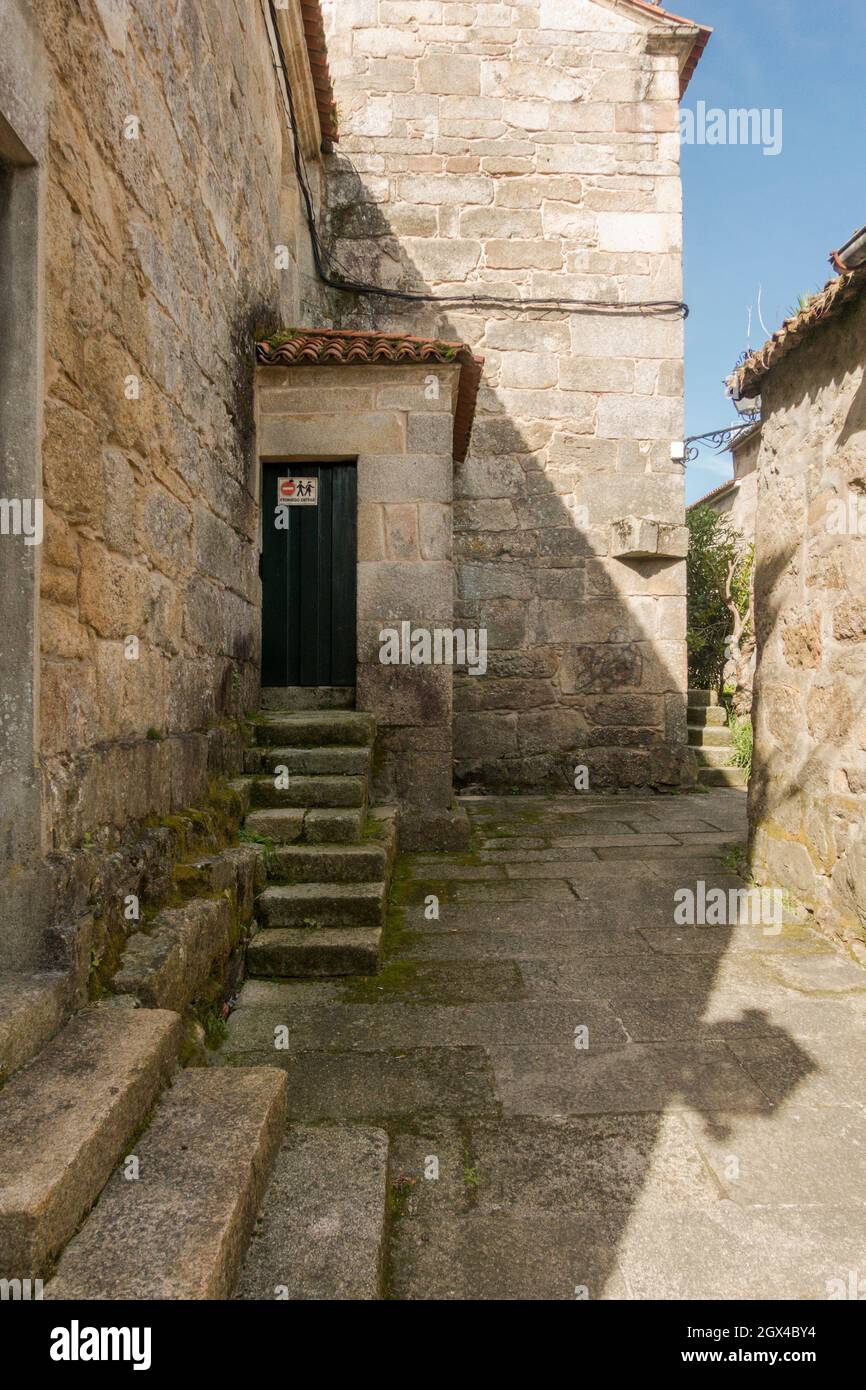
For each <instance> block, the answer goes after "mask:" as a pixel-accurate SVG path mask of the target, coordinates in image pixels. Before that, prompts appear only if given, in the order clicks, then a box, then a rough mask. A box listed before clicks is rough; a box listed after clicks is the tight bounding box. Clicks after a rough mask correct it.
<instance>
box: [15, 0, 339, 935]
mask: <svg viewBox="0 0 866 1390" xmlns="http://www.w3.org/2000/svg"><path fill="white" fill-rule="evenodd" d="M32 29H33V32H34V34H35V35H36V40H35V41H36V42H37V43H38V44H39V46H40V49H41V51H42V55H43V70H44V72H45V74H46V79H45V80H46V90H45V103H46V112H47V134H46V144H45V149H44V154H43V157H42V164H41V166H40V171H41V177H42V179H43V187H44V205H43V209H42V214H41V215H42V224H41V234H42V241H43V256H44V308H43V322H44V363H45V381H44V402H43V441H42V475H43V490H44V526H45V536H44V542H43V545H42V547H41V555H40V560H41V596H40V605H39V636H40V644H41V662H40V670H39V678H40V679H39V686H40V697H39V709H38V728H39V732H38V755H39V765H40V769H41V776H42V788H43V792H42V805H43V849H44V851H45V852H46V853H47V854H48V855H49V856H54V858H55V861H56V866H57V872H56V874H55V878H56V883H57V894H56V901H55V905H54V914H55V916H57V917H58V918H63V917H64V915H65V914H68V913H69V912H74V911H78V910H79V907H80V905H81V904H82V902H86V901H87V898H88V896H89V895H90V894H91V893H92V892H97V891H98V888H99V881H100V872H101V871H100V869H99V867H98V865H97V864H96V862H95V858H94V856H93V854H89V855H88V856H87V862H88V864H89V865H90V866H91V869H92V874H91V877H90V879H88V882H87V883H83V882H79V883H77V885H76V888H75V892H74V893H73V894H70V893H69V892H68V891H67V889H66V887H65V886H64V885H65V884H68V882H69V867H68V863H67V860H66V856H67V854H68V852H69V851H70V850H74V849H75V847H76V846H80V845H81V844H82V842H83V843H84V844H85V845H86V846H90V845H91V844H95V845H98V846H101V847H102V848H103V850H104V852H105V853H108V854H111V853H115V852H117V851H118V847H119V846H120V845H121V843H122V841H123V837H124V835H125V834H126V828H127V827H131V828H133V829H134V826H135V825H136V824H140V823H141V821H142V820H143V819H144V818H146V817H148V816H156V817H164V816H166V815H169V814H171V813H173V812H175V811H177V810H179V809H180V808H181V807H184V806H189V805H192V804H195V803H196V802H198V801H200V800H201V799H202V798H203V797H206V796H207V793H208V787H209V784H210V782H211V780H212V779H213V778H214V777H215V776H217V775H219V774H221V773H226V772H233V771H235V770H237V769H238V768H239V767H240V761H239V759H240V735H239V733H238V730H237V728H236V726H235V725H234V724H233V722H232V721H233V720H234V719H235V717H236V716H238V715H240V714H242V713H243V712H245V711H247V710H254V709H255V708H256V707H257V705H258V685H259V644H260V597H259V587H260V586H259V579H258V570H257V559H258V544H257V538H258V462H257V456H256V449H255V438H254V429H253V391H252V381H253V359H252V343H253V340H254V333H255V330H256V327H257V326H260V325H263V326H267V327H268V328H269V329H272V328H274V327H276V326H279V325H280V324H282V323H284V322H291V321H294V320H297V319H298V318H299V317H301V318H303V317H305V316H307V315H308V313H309V312H310V310H309V309H308V307H307V300H308V295H307V289H306V286H307V284H308V283H309V281H308V277H309V276H310V275H311V273H312V265H311V258H310V251H309V240H308V237H307V234H306V228H305V225H304V222H303V219H302V216H301V212H300V205H299V199H298V196H297V188H296V183H295V177H294V168H293V152H292V144H291V138H290V136H289V134H288V131H287V125H286V119H285V114H284V109H283V101H282V98H281V96H280V93H279V91H278V87H277V82H276V77H275V70H274V60H273V54H272V50H271V46H270V44H269V41H268V35H267V31H266V28H265V24H264V20H263V16H262V10H261V7H260V6H259V5H258V4H249V3H246V0H226V3H220V4H212V3H209V0H136V3H134V4H133V3H127V0H74V3H70V0H34V3H33V7H32ZM303 58H304V61H306V53H305V51H304V53H303ZM312 177H313V179H314V181H315V180H316V179H317V178H318V173H317V170H316V168H315V167H314V168H313V169H312ZM91 879H92V881H91ZM64 932H65V928H63V929H62V931H61V935H62V934H63V933H64ZM55 935H57V933H56V932H55Z"/></svg>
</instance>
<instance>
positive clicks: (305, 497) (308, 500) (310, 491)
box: [277, 478, 319, 507]
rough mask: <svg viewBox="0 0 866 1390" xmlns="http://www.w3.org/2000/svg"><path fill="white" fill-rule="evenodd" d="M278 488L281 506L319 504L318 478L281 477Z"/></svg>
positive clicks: (310, 505) (312, 505)
mask: <svg viewBox="0 0 866 1390" xmlns="http://www.w3.org/2000/svg"><path fill="white" fill-rule="evenodd" d="M277 489H278V490H277V500H278V502H279V504H280V506H281V507H317V506H318V505H319V480H318V478H280V479H279V481H278V484H277Z"/></svg>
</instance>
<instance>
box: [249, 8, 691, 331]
mask: <svg viewBox="0 0 866 1390" xmlns="http://www.w3.org/2000/svg"><path fill="white" fill-rule="evenodd" d="M264 3H265V4H266V6H267V12H268V18H269V25H268V28H269V30H270V32H271V35H272V40H273V43H274V45H275V49H276V53H277V55H278V58H279V74H280V76H281V77H282V83H283V87H284V90H285V94H286V108H287V112H288V117H289V124H290V126H291V131H292V142H293V147H294V165H295V175H296V177H297V180H298V187H299V188H300V190H301V196H302V199H303V203H304V214H305V218H306V222H307V227H308V229H309V233H310V243H311V246H312V252H313V262H314V264H315V267H316V274H317V275H318V277H319V279H320V280H321V281H322V283H323V284H324V285H327V287H328V288H329V289H332V290H339V291H341V292H342V293H348V294H356V295H366V296H368V297H375V298H379V299H394V300H399V301H401V302H402V303H409V304H443V305H448V304H450V305H455V304H466V305H472V306H474V307H478V308H502V309H542V310H551V309H560V310H566V311H568V310H571V311H573V312H582V313H617V312H620V313H631V314H640V315H646V316H648V317H656V316H664V315H668V314H678V315H679V316H681V317H682V318H683V319H686V318H688V316H689V306H688V305H687V304H686V303H684V301H683V300H681V299H651V300H595V299H567V298H566V299H560V298H557V297H549V298H528V299H511V298H508V297H506V296H504V295H494V294H489V295H488V294H453V295H452V294H445V295H439V294H427V293H424V292H423V291H421V290H395V289H386V288H385V286H383V285H370V284H367V283H365V282H364V281H359V280H353V279H350V278H348V277H347V278H343V279H336V278H335V277H334V276H333V275H332V274H331V272H330V270H329V268H328V260H330V261H331V263H332V264H333V263H335V262H334V258H333V256H331V257H328V256H327V253H326V252H325V250H324V248H323V245H322V240H321V237H320V235H319V229H318V225H317V222H316V211H315V207H314V205H313V195H312V191H311V189H310V186H309V181H308V179H307V172H306V168H305V165H304V157H303V154H302V152H301V140H300V133H299V130H298V121H297V115H296V112H295V102H294V97H293V95H292V88H291V83H290V81H289V73H288V66H287V64H286V55H285V53H284V52H283V46H282V43H281V41H280V35H279V31H278V29H277V23H276V15H275V13H274V6H273V0H264ZM337 264H338V263H337Z"/></svg>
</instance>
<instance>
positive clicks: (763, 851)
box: [749, 295, 866, 960]
mask: <svg viewBox="0 0 866 1390" xmlns="http://www.w3.org/2000/svg"><path fill="white" fill-rule="evenodd" d="M864 343H866V298H864V297H863V296H862V295H861V296H860V299H859V300H858V301H855V302H854V304H852V305H850V306H849V307H848V308H847V309H845V310H844V311H843V312H842V314H841V316H840V317H839V318H836V319H834V320H832V321H831V322H828V323H827V324H826V325H824V326H820V327H819V328H818V329H817V330H815V331H814V332H813V334H812V335H811V336H810V338H809V339H808V341H806V342H804V343H803V344H802V346H800V347H799V348H797V350H796V351H794V352H793V353H791V354H790V355H789V356H788V357H786V358H784V359H783V360H782V361H780V362H779V363H778V364H777V365H776V366H775V367H774V368H773V369H772V371H771V372H770V374H769V376H768V377H767V378H766V379H765V382H764V384H763V391H762V398H763V410H764V424H763V429H762V436H761V452H760V456H759V461H758V512H757V528H756V561H755V564H756V568H755V602H756V615H757V639H758V653H757V674H756V680H755V705H754V710H753V720H754V731H755V741H754V757H753V763H752V780H751V784H750V790H749V819H750V826H751V855H752V867H753V872H754V873H755V875H756V877H757V879H758V881H759V882H761V883H763V884H768V885H774V886H779V887H781V888H784V889H786V890H788V891H789V892H790V893H791V894H792V895H793V896H794V897H795V898H797V899H798V900H799V901H800V902H802V903H803V904H805V905H806V906H807V907H808V908H809V909H811V911H812V912H813V913H814V914H815V915H816V917H817V919H818V921H819V922H820V924H821V925H822V926H824V927H825V928H826V929H827V930H828V931H830V932H831V933H832V934H834V935H836V936H838V937H841V938H842V939H844V940H846V941H848V942H849V943H850V944H851V946H852V948H853V949H854V950H855V952H856V953H857V954H859V955H860V956H861V958H862V959H864V960H866V944H864V943H866V838H864V833H863V827H864V815H866V363H864V352H863V344H864Z"/></svg>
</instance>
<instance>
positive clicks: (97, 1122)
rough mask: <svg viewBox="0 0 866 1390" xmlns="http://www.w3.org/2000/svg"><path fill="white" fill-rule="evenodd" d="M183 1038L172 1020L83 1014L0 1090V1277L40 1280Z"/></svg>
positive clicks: (163, 1014)
mask: <svg viewBox="0 0 866 1390" xmlns="http://www.w3.org/2000/svg"><path fill="white" fill-rule="evenodd" d="M182 1035H183V1028H182V1023H181V1019H180V1017H179V1016H178V1015H177V1014H176V1013H170V1012H167V1011H164V1010H161V1009H135V1008H131V1007H129V1006H123V1005H113V1006H105V1005H101V1006H98V1007H96V1008H91V1009H86V1010H84V1011H82V1012H81V1013H80V1014H77V1015H76V1017H75V1018H73V1019H72V1020H71V1021H70V1022H69V1023H67V1024H66V1026H65V1027H64V1028H62V1029H61V1030H60V1032H59V1033H58V1034H57V1035H56V1036H55V1037H54V1038H53V1039H52V1041H51V1042H49V1043H48V1045H47V1046H46V1047H45V1048H43V1050H42V1051H41V1052H40V1053H39V1054H38V1055H37V1056H36V1057H35V1058H34V1059H33V1060H32V1061H31V1062H30V1063H29V1064H28V1065H27V1066H26V1067H24V1068H22V1070H20V1071H18V1072H16V1073H15V1075H14V1076H13V1077H12V1079H11V1080H10V1081H8V1082H7V1084H6V1085H5V1086H4V1087H3V1090H2V1091H0V1278H19V1279H20V1278H26V1277H28V1278H36V1277H41V1276H42V1275H43V1274H44V1273H45V1272H46V1270H47V1269H48V1267H49V1265H50V1264H51V1261H52V1260H53V1258H54V1257H55V1256H56V1255H57V1253H58V1252H59V1251H60V1250H61V1249H62V1248H63V1246H64V1245H65V1244H66V1242H67V1241H68V1240H69V1238H70V1236H72V1235H73V1233H74V1232H75V1231H76V1229H77V1228H78V1225H79V1223H80V1221H81V1219H82V1217H83V1216H84V1215H85V1214H86V1213H87V1211H88V1210H89V1208H90V1207H91V1205H92V1204H93V1202H94V1201H95V1199H96V1197H97V1196H98V1195H99V1192H100V1191H101V1190H102V1188H103V1186H104V1185H105V1183H106V1181H107V1180H108V1178H109V1176H110V1174H111V1172H112V1169H113V1168H114V1167H115V1165H116V1164H117V1162H118V1161H119V1159H121V1158H122V1157H123V1156H124V1155H125V1154H126V1153H127V1151H128V1145H129V1144H130V1142H131V1141H132V1139H133V1137H134V1135H135V1134H136V1133H137V1132H138V1130H139V1128H140V1126H141V1125H142V1123H143V1122H144V1120H145V1117H146V1116H147V1114H148V1112H149V1110H150V1108H151V1106H152V1105H153V1102H154V1101H155V1099H156V1097H157V1096H158V1094H159V1092H160V1091H161V1090H162V1087H163V1085H164V1084H165V1082H166V1081H167V1080H168V1077H169V1075H170V1073H171V1071H172V1069H173V1067H174V1064H175V1061H176V1059H177V1054H178V1051H179V1049H180V1045H181V1041H182Z"/></svg>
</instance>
